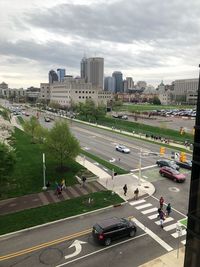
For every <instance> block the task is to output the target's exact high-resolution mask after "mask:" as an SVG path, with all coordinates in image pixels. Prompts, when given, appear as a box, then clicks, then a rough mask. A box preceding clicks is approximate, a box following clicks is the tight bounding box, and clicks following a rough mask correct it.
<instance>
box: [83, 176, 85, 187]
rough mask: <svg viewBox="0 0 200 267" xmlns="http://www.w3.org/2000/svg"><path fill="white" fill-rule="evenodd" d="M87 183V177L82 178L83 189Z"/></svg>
mask: <svg viewBox="0 0 200 267" xmlns="http://www.w3.org/2000/svg"><path fill="white" fill-rule="evenodd" d="M85 182H86V177H85V176H82V186H83V187H84V186H85Z"/></svg>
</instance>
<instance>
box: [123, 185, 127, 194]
mask: <svg viewBox="0 0 200 267" xmlns="http://www.w3.org/2000/svg"><path fill="white" fill-rule="evenodd" d="M123 190H124V195H125V196H126V194H127V190H128V187H127V185H126V184H125V185H124V187H123Z"/></svg>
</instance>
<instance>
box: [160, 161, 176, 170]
mask: <svg viewBox="0 0 200 267" xmlns="http://www.w3.org/2000/svg"><path fill="white" fill-rule="evenodd" d="M156 164H157V165H158V166H159V167H164V166H166V167H170V168H172V169H175V170H177V171H178V170H179V169H180V167H179V166H178V165H177V164H176V163H175V161H173V160H167V159H159V160H157V161H156Z"/></svg>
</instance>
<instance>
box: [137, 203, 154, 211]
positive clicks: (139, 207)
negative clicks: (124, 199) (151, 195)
mask: <svg viewBox="0 0 200 267" xmlns="http://www.w3.org/2000/svg"><path fill="white" fill-rule="evenodd" d="M151 206H152V204H151V203H147V204H144V205H140V206H137V207H135V208H136V209H137V210H141V209H144V208H147V207H151Z"/></svg>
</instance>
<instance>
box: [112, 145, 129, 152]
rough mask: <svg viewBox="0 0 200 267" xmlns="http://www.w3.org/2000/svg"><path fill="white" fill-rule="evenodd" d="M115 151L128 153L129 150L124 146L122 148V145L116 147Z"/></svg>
mask: <svg viewBox="0 0 200 267" xmlns="http://www.w3.org/2000/svg"><path fill="white" fill-rule="evenodd" d="M115 148H116V150H117V151H119V152H122V153H127V154H128V153H130V149H129V148H127V147H125V146H122V145H117V146H116V147H115Z"/></svg>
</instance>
